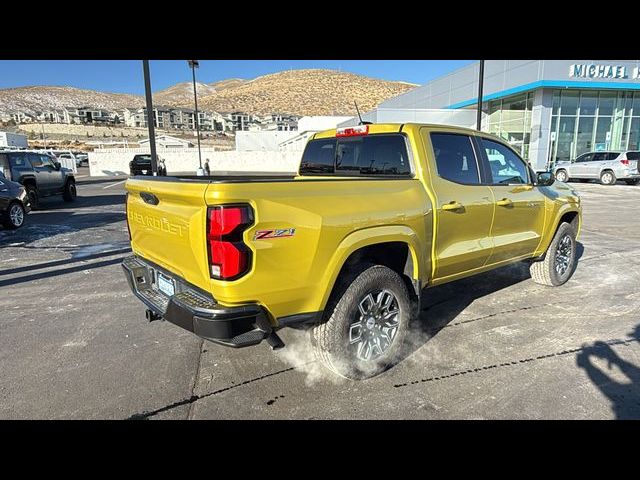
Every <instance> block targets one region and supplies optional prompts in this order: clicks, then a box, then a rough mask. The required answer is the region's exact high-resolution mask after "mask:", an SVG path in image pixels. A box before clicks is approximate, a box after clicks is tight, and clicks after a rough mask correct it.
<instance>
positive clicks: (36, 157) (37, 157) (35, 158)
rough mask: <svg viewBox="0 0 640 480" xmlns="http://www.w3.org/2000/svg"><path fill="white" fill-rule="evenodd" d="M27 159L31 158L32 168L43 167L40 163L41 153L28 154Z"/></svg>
mask: <svg viewBox="0 0 640 480" xmlns="http://www.w3.org/2000/svg"><path fill="white" fill-rule="evenodd" d="M29 160H31V166H32V167H33V168H42V167H44V165H43V163H42V155H37V154H32V155H29Z"/></svg>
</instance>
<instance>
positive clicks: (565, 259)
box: [529, 222, 577, 287]
mask: <svg viewBox="0 0 640 480" xmlns="http://www.w3.org/2000/svg"><path fill="white" fill-rule="evenodd" d="M576 263H577V260H576V231H575V229H574V228H573V226H572V225H571V224H570V223H566V222H564V223H562V224H561V225H560V226H559V227H558V231H557V232H556V234H555V236H554V237H553V240H552V241H551V245H549V248H548V249H547V252H546V253H545V256H544V259H543V260H540V261H536V262H533V263H532V264H531V266H530V267H529V271H530V272H531V278H532V280H533V281H534V282H536V283H539V284H541V285H547V286H550V287H557V286H560V285H562V284H563V283H565V282H566V281H567V280H569V279H570V278H571V276H572V275H573V272H574V271H575V269H576Z"/></svg>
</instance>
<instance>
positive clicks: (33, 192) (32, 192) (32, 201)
mask: <svg viewBox="0 0 640 480" xmlns="http://www.w3.org/2000/svg"><path fill="white" fill-rule="evenodd" d="M25 189H26V190H27V198H28V199H29V206H30V207H31V210H37V209H38V207H39V206H40V205H39V203H40V197H39V195H38V189H37V188H36V187H34V186H33V185H27V186H26V187H25Z"/></svg>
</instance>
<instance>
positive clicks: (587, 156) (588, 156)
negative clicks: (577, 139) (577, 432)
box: [576, 153, 593, 163]
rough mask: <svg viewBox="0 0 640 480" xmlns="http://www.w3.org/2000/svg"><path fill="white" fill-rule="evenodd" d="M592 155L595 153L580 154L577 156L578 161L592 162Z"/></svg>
mask: <svg viewBox="0 0 640 480" xmlns="http://www.w3.org/2000/svg"><path fill="white" fill-rule="evenodd" d="M592 157H593V153H585V154H584V155H580V156H579V157H578V158H576V163H582V162H590V161H591V158H592Z"/></svg>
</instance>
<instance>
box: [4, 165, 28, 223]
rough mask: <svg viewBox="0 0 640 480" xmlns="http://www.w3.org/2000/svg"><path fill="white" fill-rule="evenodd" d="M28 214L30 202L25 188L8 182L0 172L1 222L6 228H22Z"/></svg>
mask: <svg viewBox="0 0 640 480" xmlns="http://www.w3.org/2000/svg"><path fill="white" fill-rule="evenodd" d="M27 212H29V201H28V199H27V192H26V191H25V189H24V187H23V186H22V185H20V184H19V183H16V182H12V181H10V180H7V179H6V177H5V176H4V174H3V173H2V170H0V222H1V223H2V225H4V228H10V229H15V228H20V227H21V226H22V225H23V224H24V217H25V215H26V214H27Z"/></svg>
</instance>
